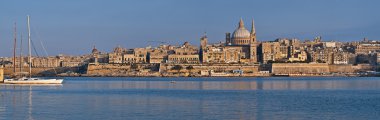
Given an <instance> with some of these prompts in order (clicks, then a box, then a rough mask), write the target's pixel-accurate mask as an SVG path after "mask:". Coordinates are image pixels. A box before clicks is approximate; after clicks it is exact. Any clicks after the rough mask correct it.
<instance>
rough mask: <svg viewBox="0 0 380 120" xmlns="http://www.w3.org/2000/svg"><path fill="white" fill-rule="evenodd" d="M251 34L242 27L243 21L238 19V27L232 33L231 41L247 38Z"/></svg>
mask: <svg viewBox="0 0 380 120" xmlns="http://www.w3.org/2000/svg"><path fill="white" fill-rule="evenodd" d="M250 36H251V34H250V33H249V31H248V30H247V29H245V27H244V23H243V20H242V19H240V22H239V27H238V28H237V29H236V30H235V31H234V32H233V33H232V39H236V38H243V39H244V38H249V37H250Z"/></svg>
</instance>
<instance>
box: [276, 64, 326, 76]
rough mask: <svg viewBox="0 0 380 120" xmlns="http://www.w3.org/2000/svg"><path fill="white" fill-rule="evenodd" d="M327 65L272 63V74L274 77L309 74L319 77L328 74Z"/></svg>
mask: <svg viewBox="0 0 380 120" xmlns="http://www.w3.org/2000/svg"><path fill="white" fill-rule="evenodd" d="M329 72H330V69H329V65H328V64H325V63H315V64H309V63H273V64H272V73H274V74H275V75H290V74H310V75H319V74H324V73H329Z"/></svg>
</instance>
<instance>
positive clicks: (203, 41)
mask: <svg viewBox="0 0 380 120" xmlns="http://www.w3.org/2000/svg"><path fill="white" fill-rule="evenodd" d="M207 41H208V40H207V35H206V33H205V34H204V35H203V36H202V37H201V48H200V49H199V58H200V60H199V61H200V62H201V63H203V60H204V59H203V56H204V55H203V54H204V51H205V49H206V47H207Z"/></svg>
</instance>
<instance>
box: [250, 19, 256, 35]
mask: <svg viewBox="0 0 380 120" xmlns="http://www.w3.org/2000/svg"><path fill="white" fill-rule="evenodd" d="M251 34H256V29H255V21H254V20H253V19H252V26H251Z"/></svg>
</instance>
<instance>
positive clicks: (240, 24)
mask: <svg viewBox="0 0 380 120" xmlns="http://www.w3.org/2000/svg"><path fill="white" fill-rule="evenodd" d="M239 28H244V22H243V18H240V22H239Z"/></svg>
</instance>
